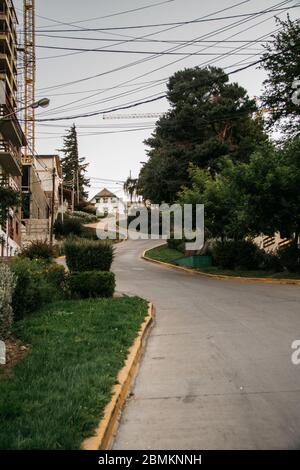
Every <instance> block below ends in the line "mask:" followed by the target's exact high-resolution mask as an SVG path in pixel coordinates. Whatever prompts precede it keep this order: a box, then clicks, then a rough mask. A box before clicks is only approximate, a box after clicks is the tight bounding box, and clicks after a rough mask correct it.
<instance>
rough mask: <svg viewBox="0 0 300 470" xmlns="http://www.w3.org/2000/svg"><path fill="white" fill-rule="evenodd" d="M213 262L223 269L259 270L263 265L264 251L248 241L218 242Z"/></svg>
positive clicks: (214, 247) (215, 245) (214, 250)
mask: <svg viewBox="0 0 300 470" xmlns="http://www.w3.org/2000/svg"><path fill="white" fill-rule="evenodd" d="M213 260H214V264H215V265H216V266H220V267H221V268H223V269H247V270H251V269H259V268H260V266H261V264H262V263H263V255H262V251H261V250H260V249H259V247H258V246H257V245H255V244H254V243H252V242H251V241H248V240H238V241H234V240H228V241H225V242H223V243H222V242H216V243H215V244H214V246H213Z"/></svg>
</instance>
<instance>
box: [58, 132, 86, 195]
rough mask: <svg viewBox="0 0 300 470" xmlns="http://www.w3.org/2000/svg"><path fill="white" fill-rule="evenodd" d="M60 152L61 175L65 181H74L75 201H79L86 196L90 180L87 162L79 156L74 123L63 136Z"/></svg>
mask: <svg viewBox="0 0 300 470" xmlns="http://www.w3.org/2000/svg"><path fill="white" fill-rule="evenodd" d="M60 152H62V153H63V154H64V157H63V158H62V171H63V177H64V179H65V180H66V181H69V182H73V183H74V188H75V194H76V201H77V203H79V202H80V201H82V200H84V199H85V198H86V197H87V196H88V193H87V192H86V190H85V188H86V187H89V186H90V180H89V179H88V178H87V177H86V172H87V167H88V163H85V158H84V157H79V150H78V139H77V130H76V126H75V124H73V126H72V127H71V128H70V129H69V130H68V131H67V134H66V136H65V137H64V146H63V148H62V149H61V150H60Z"/></svg>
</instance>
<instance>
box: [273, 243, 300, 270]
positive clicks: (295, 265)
mask: <svg viewBox="0 0 300 470" xmlns="http://www.w3.org/2000/svg"><path fill="white" fill-rule="evenodd" d="M277 255H278V258H279V261H280V263H281V264H282V266H284V267H285V268H286V269H287V271H289V272H290V273H300V249H299V248H298V247H297V246H295V245H289V246H287V247H285V248H280V249H279V250H278V252H277Z"/></svg>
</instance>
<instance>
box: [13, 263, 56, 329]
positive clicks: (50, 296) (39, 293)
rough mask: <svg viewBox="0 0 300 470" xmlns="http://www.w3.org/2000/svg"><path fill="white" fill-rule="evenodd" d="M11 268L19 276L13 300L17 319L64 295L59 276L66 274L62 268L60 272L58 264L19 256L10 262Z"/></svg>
mask: <svg viewBox="0 0 300 470" xmlns="http://www.w3.org/2000/svg"><path fill="white" fill-rule="evenodd" d="M10 268H11V271H12V272H13V273H14V274H15V275H16V278H17V284H16V288H15V291H14V295H13V300H12V308H13V312H14V319H15V320H21V319H22V318H24V317H25V316H26V315H28V314H31V313H33V312H34V311H35V310H37V309H39V308H40V307H41V306H42V305H44V304H46V303H50V302H53V301H54V300H58V299H60V298H62V297H63V295H64V291H63V286H62V284H60V281H58V278H59V279H60V280H61V279H62V277H63V276H64V274H63V273H62V269H61V268H58V269H59V274H58V271H57V267H56V265H55V266H53V265H49V264H48V263H45V262H42V261H35V260H34V261H31V260H29V259H21V258H19V259H15V260H13V261H12V262H11V263H10ZM54 272H55V273H54ZM58 284H59V285H58Z"/></svg>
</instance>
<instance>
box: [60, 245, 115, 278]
mask: <svg viewBox="0 0 300 470" xmlns="http://www.w3.org/2000/svg"><path fill="white" fill-rule="evenodd" d="M65 255H66V262H67V266H68V268H69V271H70V272H85V271H110V268H111V265H112V262H113V257H114V249H113V246H112V244H111V243H108V242H103V241H100V240H97V241H95V240H85V239H69V240H67V241H66V242H65Z"/></svg>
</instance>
